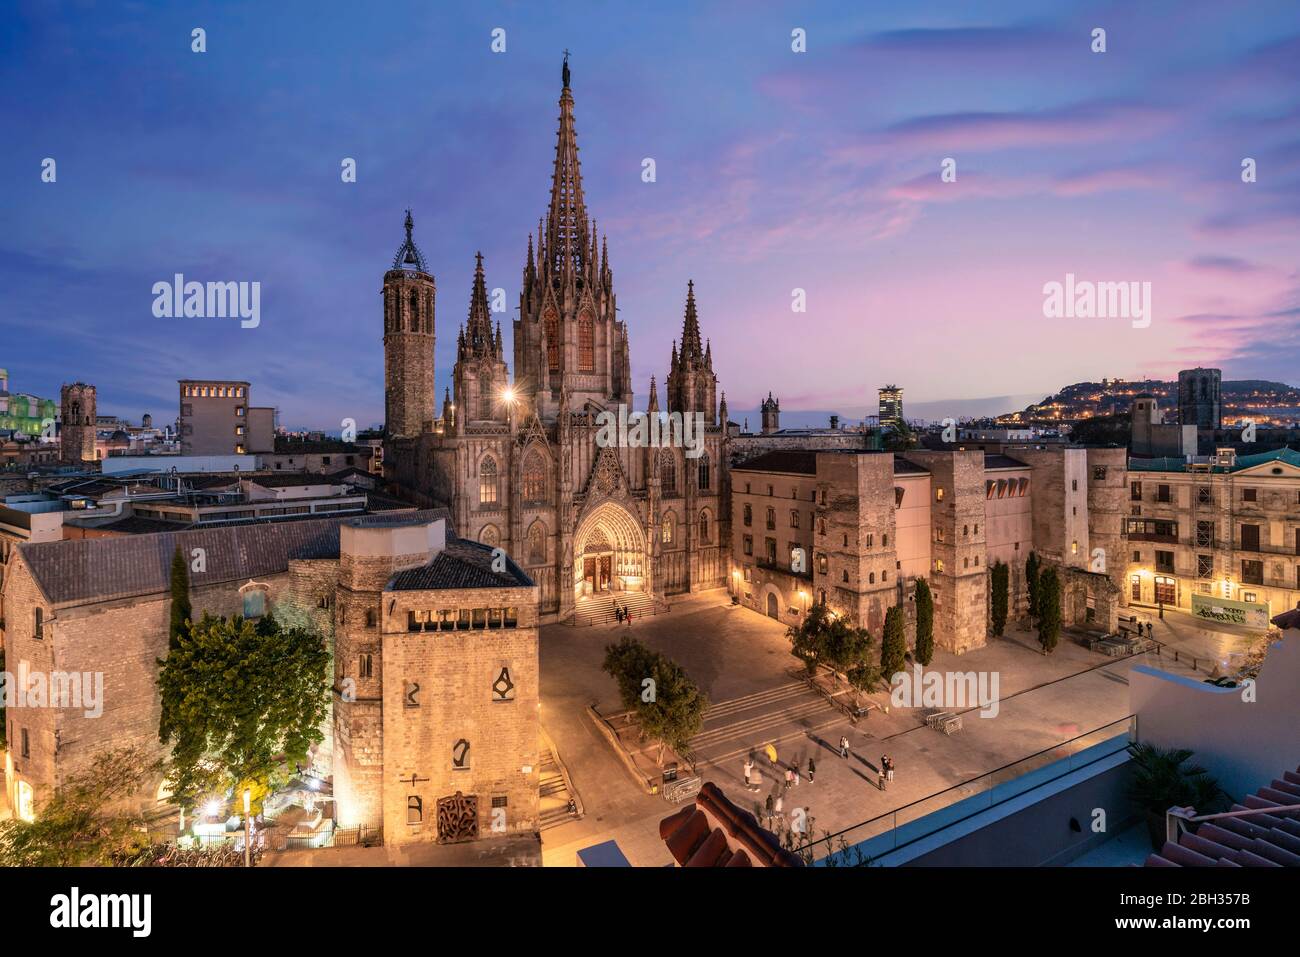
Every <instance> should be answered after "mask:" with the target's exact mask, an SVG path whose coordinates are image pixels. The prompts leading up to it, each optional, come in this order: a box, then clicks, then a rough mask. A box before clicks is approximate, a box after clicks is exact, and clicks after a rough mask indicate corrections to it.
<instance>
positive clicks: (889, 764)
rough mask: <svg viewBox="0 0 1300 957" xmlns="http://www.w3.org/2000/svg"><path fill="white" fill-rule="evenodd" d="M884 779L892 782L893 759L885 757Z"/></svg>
mask: <svg viewBox="0 0 1300 957" xmlns="http://www.w3.org/2000/svg"><path fill="white" fill-rule="evenodd" d="M885 780H886V781H888V782H890V783H891V784H892V783H893V782H894V759H893V758H885Z"/></svg>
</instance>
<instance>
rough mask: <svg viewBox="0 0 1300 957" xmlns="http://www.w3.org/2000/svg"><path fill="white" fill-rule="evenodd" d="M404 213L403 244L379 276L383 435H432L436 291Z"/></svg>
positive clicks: (408, 211) (407, 213)
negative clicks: (381, 292)
mask: <svg viewBox="0 0 1300 957" xmlns="http://www.w3.org/2000/svg"><path fill="white" fill-rule="evenodd" d="M414 226H415V224H414V222H413V221H412V220H411V211H410V210H409V209H408V210H407V211H406V240H405V241H404V242H403V243H402V245H401V246H400V247H399V248H398V250H397V255H396V256H394V257H393V268H392V269H390V270H388V272H386V273H385V274H384V432H385V434H386V435H388V436H390V437H396V436H402V435H419V434H420V433H422V432H431V431H433V408H434V401H435V397H434V391H433V339H434V334H433V302H434V294H435V292H436V289H435V287H434V281H433V276H432V274H430V272H429V268H428V266H427V265H426V264H425V261H424V256H423V254H422V253H421V252H420V249H419V247H418V246H416V245H415V240H414V239H412V238H411V232H412V230H413V229H414Z"/></svg>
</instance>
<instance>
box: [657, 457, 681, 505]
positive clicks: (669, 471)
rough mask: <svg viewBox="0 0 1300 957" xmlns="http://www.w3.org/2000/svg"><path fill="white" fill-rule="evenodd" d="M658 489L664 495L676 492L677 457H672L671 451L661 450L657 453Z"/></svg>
mask: <svg viewBox="0 0 1300 957" xmlns="http://www.w3.org/2000/svg"><path fill="white" fill-rule="evenodd" d="M659 488H660V490H661V491H662V492H663V494H665V495H674V494H676V492H677V457H676V456H675V455H673V452H672V449H661V450H660V452H659Z"/></svg>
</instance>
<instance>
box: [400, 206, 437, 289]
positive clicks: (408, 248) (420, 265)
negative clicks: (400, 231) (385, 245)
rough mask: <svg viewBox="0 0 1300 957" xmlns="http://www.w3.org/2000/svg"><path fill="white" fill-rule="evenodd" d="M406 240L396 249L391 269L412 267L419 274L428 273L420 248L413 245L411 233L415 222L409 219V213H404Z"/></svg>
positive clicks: (408, 211)
mask: <svg viewBox="0 0 1300 957" xmlns="http://www.w3.org/2000/svg"><path fill="white" fill-rule="evenodd" d="M404 225H405V226H406V240H405V242H403V243H402V245H401V246H400V247H398V250H397V255H396V256H394V257H393V268H394V269H403V268H405V267H406V266H414V267H415V268H416V269H418V270H420V272H426V273H427V272H428V271H429V267H428V265H427V264H426V263H425V261H424V254H423V253H421V252H420V247H419V246H417V245H415V239H414V238H413V237H412V233H413V232H414V230H415V220H414V219H412V218H411V211H410V210H409V209H408V210H407V211H406V222H405V224H404Z"/></svg>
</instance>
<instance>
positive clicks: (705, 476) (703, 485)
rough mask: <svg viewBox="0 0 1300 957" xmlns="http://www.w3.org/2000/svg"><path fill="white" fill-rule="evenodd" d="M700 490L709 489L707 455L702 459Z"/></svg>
mask: <svg viewBox="0 0 1300 957" xmlns="http://www.w3.org/2000/svg"><path fill="white" fill-rule="evenodd" d="M699 468H700V488H701V490H703V489H707V488H708V487H709V457H708V456H707V455H705V456H701V457H700V466H699Z"/></svg>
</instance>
